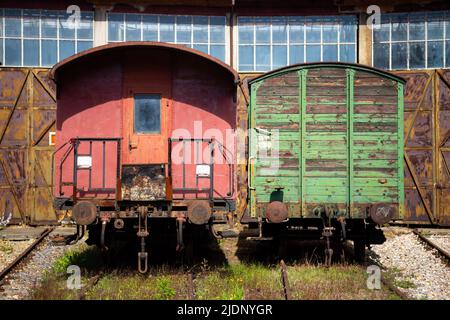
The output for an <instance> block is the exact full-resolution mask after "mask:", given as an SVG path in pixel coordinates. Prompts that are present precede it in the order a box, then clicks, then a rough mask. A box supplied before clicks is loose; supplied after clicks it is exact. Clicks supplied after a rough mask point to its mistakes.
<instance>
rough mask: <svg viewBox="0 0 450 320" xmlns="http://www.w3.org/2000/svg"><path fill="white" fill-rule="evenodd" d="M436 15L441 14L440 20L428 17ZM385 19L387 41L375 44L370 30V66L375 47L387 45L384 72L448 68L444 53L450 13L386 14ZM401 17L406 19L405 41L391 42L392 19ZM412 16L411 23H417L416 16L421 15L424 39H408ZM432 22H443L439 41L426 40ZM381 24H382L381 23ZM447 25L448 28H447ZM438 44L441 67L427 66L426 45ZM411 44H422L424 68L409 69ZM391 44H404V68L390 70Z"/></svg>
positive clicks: (447, 38)
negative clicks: (386, 66)
mask: <svg viewBox="0 0 450 320" xmlns="http://www.w3.org/2000/svg"><path fill="white" fill-rule="evenodd" d="M438 13H442V19H439V20H437V19H435V18H433V17H431V19H428V18H429V15H431V16H436V15H437V14H438ZM385 15H386V16H387V17H389V22H388V26H389V36H388V40H384V41H379V42H375V32H377V30H375V29H374V28H372V66H374V67H378V66H375V51H374V48H375V45H377V44H378V45H382V44H385V45H388V53H387V54H388V64H389V65H388V68H387V69H386V70H430V69H436V68H449V67H450V61H447V59H446V58H447V57H446V52H447V50H448V49H447V43H448V45H450V30H447V27H450V11H428V12H399V13H387V14H385ZM401 15H405V16H406V17H407V21H406V23H407V29H406V40H392V24H393V18H394V19H395V18H398V17H399V16H401ZM412 15H413V16H414V18H415V19H413V20H412V21H418V20H417V16H418V15H421V16H422V17H423V20H420V21H423V22H424V28H425V29H424V38H423V39H412V40H411V39H410V26H411V24H410V22H411V16H412ZM433 21H442V22H443V29H442V38H440V39H428V24H429V23H430V22H433ZM394 23H395V22H394ZM382 24H383V23H382ZM447 24H448V26H447ZM430 42H431V43H433V42H435V43H440V44H442V55H443V56H442V65H441V66H431V67H430V66H429V62H428V44H429V43H430ZM412 43H418V44H421V43H423V44H424V61H423V62H424V67H412V68H411V55H410V45H411V44H412ZM393 44H406V68H392V56H393V55H392V45H393Z"/></svg>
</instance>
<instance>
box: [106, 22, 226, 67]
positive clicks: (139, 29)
mask: <svg viewBox="0 0 450 320" xmlns="http://www.w3.org/2000/svg"><path fill="white" fill-rule="evenodd" d="M225 26H226V19H225V17H222V16H171V15H152V14H121V13H110V14H108V41H109V42H119V41H159V42H169V43H176V44H181V45H185V46H187V47H189V48H194V49H197V50H199V51H202V52H205V53H207V54H210V55H212V56H214V57H216V58H218V59H220V60H222V61H225V59H226V55H225V42H226V41H225V39H226V37H225Z"/></svg>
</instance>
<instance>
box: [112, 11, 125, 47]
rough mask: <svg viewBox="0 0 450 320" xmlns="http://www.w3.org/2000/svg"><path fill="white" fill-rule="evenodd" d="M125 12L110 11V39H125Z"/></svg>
mask: <svg viewBox="0 0 450 320" xmlns="http://www.w3.org/2000/svg"><path fill="white" fill-rule="evenodd" d="M123 19H124V16H123V14H118V13H110V14H109V15H108V40H109V41H123V32H124V22H123Z"/></svg>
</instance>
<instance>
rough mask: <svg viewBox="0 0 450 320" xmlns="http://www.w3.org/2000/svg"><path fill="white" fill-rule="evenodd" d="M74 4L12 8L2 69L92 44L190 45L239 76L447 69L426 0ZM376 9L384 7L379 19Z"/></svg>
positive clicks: (444, 32) (446, 33)
mask: <svg viewBox="0 0 450 320" xmlns="http://www.w3.org/2000/svg"><path fill="white" fill-rule="evenodd" d="M72 2H73V3H72ZM72 2H70V1H69V2H67V3H62V2H56V1H55V2H52V1H41V2H31V1H29V4H28V5H27V2H26V1H24V2H22V3H21V4H20V6H19V5H18V4H16V3H14V2H11V3H9V4H8V2H6V3H5V5H3V8H1V9H0V17H1V18H0V39H1V41H0V60H1V61H2V62H3V65H4V66H23V67H51V66H52V65H54V64H55V63H56V62H58V61H60V60H63V59H64V58H66V57H68V56H70V55H72V54H75V53H78V52H81V51H83V50H86V49H88V48H91V47H93V46H99V45H104V44H107V43H111V42H121V41H159V42H167V43H175V44H180V45H185V46H187V47H190V48H194V49H197V50H199V51H202V52H205V53H207V54H210V55H212V56H214V57H217V58H219V59H221V60H222V61H224V62H226V63H228V64H230V65H231V66H232V67H233V68H235V69H237V70H238V71H239V72H266V71H268V70H271V69H275V68H279V67H283V66H286V65H291V64H295V63H305V62H317V61H333V62H334V61H340V62H356V63H363V64H367V65H372V66H374V67H378V68H381V69H388V70H410V69H425V68H445V67H448V66H449V65H450V11H448V10H449V8H446V5H445V1H422V2H424V4H423V5H422V6H421V11H418V10H417V6H413V5H410V6H408V5H406V4H407V1H393V3H394V4H395V3H396V2H398V3H399V4H398V6H395V5H390V6H386V5H385V4H386V3H388V2H387V1H379V2H380V4H379V5H377V4H376V3H374V4H366V5H364V1H345V0H344V1H328V2H330V4H327V1H319V4H318V5H317V6H318V7H317V8H314V7H313V6H314V4H307V2H305V3H303V4H302V1H298V2H297V3H293V2H289V1H279V2H275V1H260V2H257V1H253V2H254V4H253V2H252V1H231V0H230V1H213V2H211V1H168V2H167V1H166V2H164V1H159V2H158V1H137V2H131V1H130V4H128V5H127V4H120V2H119V4H116V2H115V1H88V2H81V3H76V1H75V2H74V1H72ZM124 2H127V1H124ZM285 2H286V3H285ZM163 3H172V5H171V6H169V5H166V6H162V4H163ZM252 4H253V5H254V7H253V8H252ZM370 5H377V7H378V8H379V10H380V16H379V18H378V20H377V19H376V17H374V16H372V15H373V14H376V11H373V10H374V9H372V8H370V9H369V10H368V9H367V8H369V6H370ZM402 8H405V9H403V10H407V9H408V8H409V10H411V11H409V12H408V11H403V10H401V9H402ZM431 9H433V10H431ZM436 9H439V10H436ZM78 10H79V11H78ZM375 10H376V9H375ZM367 12H369V14H368V13H367ZM371 18H372V19H371ZM368 22H369V23H368ZM371 22H373V25H372V24H371Z"/></svg>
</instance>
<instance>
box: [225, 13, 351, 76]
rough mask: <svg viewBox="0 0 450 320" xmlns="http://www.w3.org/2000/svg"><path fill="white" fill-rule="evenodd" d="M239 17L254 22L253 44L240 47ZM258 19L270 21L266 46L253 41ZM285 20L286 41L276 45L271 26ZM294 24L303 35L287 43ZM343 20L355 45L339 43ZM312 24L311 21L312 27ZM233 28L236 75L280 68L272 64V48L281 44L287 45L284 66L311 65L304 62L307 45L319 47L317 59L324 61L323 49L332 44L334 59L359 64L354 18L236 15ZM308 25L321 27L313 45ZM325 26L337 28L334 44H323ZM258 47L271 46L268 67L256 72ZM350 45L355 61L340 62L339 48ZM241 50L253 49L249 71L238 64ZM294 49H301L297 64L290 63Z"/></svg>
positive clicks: (349, 16)
mask: <svg viewBox="0 0 450 320" xmlns="http://www.w3.org/2000/svg"><path fill="white" fill-rule="evenodd" d="M240 18H244V19H253V23H252V27H253V40H252V43H244V44H241V43H240V39H239V28H240V23H239V20H240ZM258 18H267V19H269V20H270V26H269V27H270V31H269V32H270V40H269V43H265V44H258V43H257V41H256V30H257V29H256V25H257V23H256V19H258ZM280 18H282V19H285V24H284V27H285V28H286V34H287V35H286V41H285V42H284V43H278V42H273V25H274V23H273V22H274V20H275V21H276V20H278V19H280ZM294 21H295V26H298V25H300V26H301V28H302V29H303V30H302V31H301V32H303V36H302V41H300V42H299V41H295V42H293V41H290V40H291V28H292V26H293V25H294V23H293V22H294ZM346 21H350V22H351V23H350V24H349V25H353V39H354V42H349V41H341V30H342V29H343V26H344V25H345V22H346ZM311 22H313V23H312V24H311ZM234 25H235V26H236V27H235V28H234V29H235V31H234V33H233V37H234V39H236V40H235V50H234V52H233V55H234V61H235V67H236V69H237V70H238V72H241V73H249V74H251V73H262V72H267V71H270V70H274V69H276V68H280V67H283V66H280V65H274V54H273V53H274V47H276V46H279V45H283V46H286V62H287V64H286V65H285V66H287V65H291V64H297V63H307V62H311V61H307V47H308V46H319V47H320V60H318V61H324V60H323V55H324V46H327V45H332V46H337V60H336V62H338V61H345V62H353V63H356V62H357V61H358V55H357V53H358V18H357V16H355V15H342V16H267V17H264V16H236V18H235V22H234ZM245 25H246V26H249V25H250V24H245ZM310 25H314V26H320V41H315V42H308V41H307V26H310ZM324 26H325V27H326V26H333V27H336V26H337V27H338V28H337V36H336V41H335V42H325V41H324V36H323V34H324ZM261 45H269V46H270V65H269V68H268V69H267V70H258V69H257V68H256V67H257V63H256V47H257V46H261ZM345 45H347V46H353V55H354V60H353V61H347V60H342V58H341V46H345ZM241 46H242V47H252V50H253V66H252V67H251V70H242V68H241V65H240V62H239V60H240V59H239V58H240V54H239V52H240V48H241ZM293 46H301V47H302V48H301V50H303V60H300V61H298V60H297V61H296V62H294V63H291V54H290V53H291V47H293ZM327 62H333V61H327Z"/></svg>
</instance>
